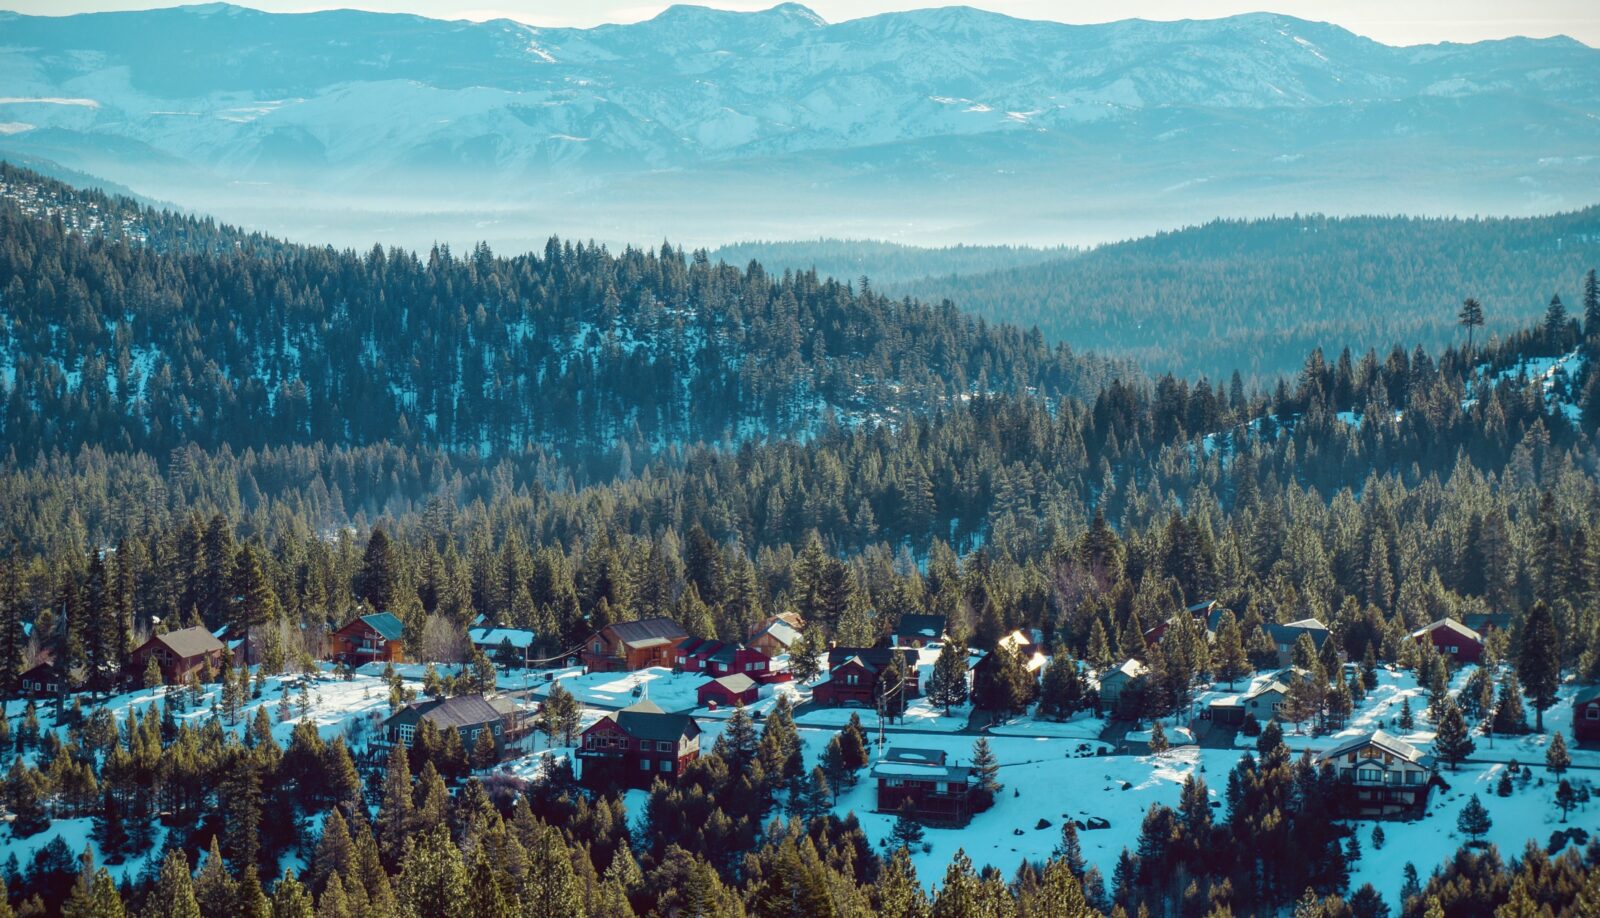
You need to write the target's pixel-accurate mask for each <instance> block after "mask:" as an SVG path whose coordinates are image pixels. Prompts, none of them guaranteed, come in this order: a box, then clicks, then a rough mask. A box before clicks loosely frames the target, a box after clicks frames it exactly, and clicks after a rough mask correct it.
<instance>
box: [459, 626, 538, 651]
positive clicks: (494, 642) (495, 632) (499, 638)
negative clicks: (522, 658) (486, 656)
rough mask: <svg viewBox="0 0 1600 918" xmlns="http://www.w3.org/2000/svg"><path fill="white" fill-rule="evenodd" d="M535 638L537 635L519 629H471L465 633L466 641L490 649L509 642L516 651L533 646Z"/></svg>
mask: <svg viewBox="0 0 1600 918" xmlns="http://www.w3.org/2000/svg"><path fill="white" fill-rule="evenodd" d="M535 637H537V635H535V634H534V633H533V632H532V631H524V630H521V629H519V628H472V629H470V630H468V631H467V639H468V640H470V641H472V643H474V644H477V645H479V646H482V647H488V648H490V649H493V648H496V647H499V646H500V645H501V644H504V643H507V642H509V643H510V644H511V646H512V647H515V648H516V649H517V650H525V649H527V648H529V647H532V646H533V642H534V639H535Z"/></svg>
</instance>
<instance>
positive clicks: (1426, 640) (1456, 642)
mask: <svg viewBox="0 0 1600 918" xmlns="http://www.w3.org/2000/svg"><path fill="white" fill-rule="evenodd" d="M1411 639H1412V640H1413V641H1416V642H1417V643H1418V644H1428V645H1431V646H1432V647H1433V649H1434V650H1435V651H1437V652H1439V653H1441V654H1443V655H1445V656H1446V657H1448V658H1449V659H1450V662H1452V663H1476V662H1478V659H1479V658H1480V657H1482V656H1483V635H1481V634H1479V633H1478V632H1476V631H1473V630H1472V629H1471V628H1468V627H1467V626H1466V625H1463V624H1461V623H1460V622H1458V621H1456V620H1455V619H1453V618H1441V619H1439V620H1438V621H1436V622H1433V623H1431V624H1428V625H1425V626H1423V627H1421V628H1418V629H1417V630H1416V631H1413V632H1411Z"/></svg>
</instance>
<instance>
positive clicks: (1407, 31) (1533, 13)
mask: <svg viewBox="0 0 1600 918" xmlns="http://www.w3.org/2000/svg"><path fill="white" fill-rule="evenodd" d="M775 2H777V0H703V2H702V5H705V6H714V7H719V8H722V9H737V10H757V9H765V8H767V7H769V6H772V5H773V4H774V3H775ZM176 5H178V4H176V3H171V2H164V0H0V9H11V10H15V11H17V12H21V13H31V14H38V15H63V14H68V13H79V12H91V11H103V10H129V9H147V8H150V7H154V6H176ZM240 5H241V6H250V7H255V8H257V9H263V10H271V11H274V12H308V11H311V10H319V9H334V8H340V7H353V8H357V9H367V10H380V11H385V12H405V13H418V14H421V15H424V16H431V17H434V18H440V19H477V20H482V19H496V18H507V19H516V20H518V21H521V22H526V23H529V24H530V25H536V26H548V27H555V26H578V27H587V26H593V25H598V24H600V23H602V22H637V21H639V20H642V19H648V18H650V17H651V16H654V15H655V14H657V13H659V12H660V11H661V10H663V9H665V8H666V7H667V6H668V5H670V4H669V3H667V2H660V0H344V2H339V0H245V2H242V3H240ZM805 5H806V6H809V7H810V8H811V9H812V10H814V11H816V12H817V13H818V14H819V15H821V16H822V17H823V18H824V19H827V20H828V21H830V22H838V21H841V20H845V19H854V18H857V17H860V16H868V15H872V14H875V13H882V12H888V11H891V10H903V9H916V8H919V7H928V6H946V5H949V4H947V3H943V2H940V0H921V2H918V0H909V2H908V0H810V2H807V3H806V4H805ZM967 5H970V6H976V7H980V8H983V9H988V10H993V11H995V12H998V13H1005V14H1007V15H1011V16H1018V17H1022V18H1026V19H1054V20H1058V21H1061V22H1078V23H1084V22H1105V21H1108V20H1113V19H1129V18H1140V19H1208V18H1213V17H1217V16H1228V15H1232V14H1235V13H1245V12H1255V11H1258V10H1262V9H1265V10H1268V11H1271V12H1274V13H1285V14H1288V15H1291V16H1298V17H1300V18H1303V19H1312V20H1320V21H1326V22H1332V23H1335V24H1338V25H1341V26H1343V27H1345V28H1347V29H1349V30H1350V31H1352V32H1356V33H1358V34H1361V35H1366V36H1368V37H1370V38H1374V39H1377V40H1378V41H1381V42H1384V43H1386V44H1392V45H1414V44H1428V43H1432V42H1439V41H1481V40H1483V39H1489V38H1505V37H1508V36H1512V35H1528V36H1533V37H1538V38H1543V37H1546V36H1550V35H1568V36H1571V37H1573V38H1576V39H1578V40H1580V41H1582V42H1584V43H1585V44H1588V45H1591V46H1594V47H1600V2H1596V0H1398V2H1397V0H1255V2H1253V3H1252V2H1242V3H1241V2H1230V0H1117V2H1112V3H1107V2H1105V0H969V3H968V4H967Z"/></svg>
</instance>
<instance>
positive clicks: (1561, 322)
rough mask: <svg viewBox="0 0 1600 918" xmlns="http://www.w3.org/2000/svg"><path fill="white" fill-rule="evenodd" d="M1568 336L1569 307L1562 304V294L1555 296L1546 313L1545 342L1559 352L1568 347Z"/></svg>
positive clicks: (1552, 297) (1551, 298) (1551, 299)
mask: <svg viewBox="0 0 1600 918" xmlns="http://www.w3.org/2000/svg"><path fill="white" fill-rule="evenodd" d="M1566 336H1567V307H1566V305H1565V304H1563V303H1562V302H1561V295H1560V294H1553V295H1552V296H1551V297H1550V305H1549V306H1548V307H1547V308H1546V309H1545V311H1544V340H1545V343H1546V344H1547V345H1548V346H1549V347H1551V348H1554V349H1557V350H1559V349H1560V348H1562V347H1564V346H1565V345H1566Z"/></svg>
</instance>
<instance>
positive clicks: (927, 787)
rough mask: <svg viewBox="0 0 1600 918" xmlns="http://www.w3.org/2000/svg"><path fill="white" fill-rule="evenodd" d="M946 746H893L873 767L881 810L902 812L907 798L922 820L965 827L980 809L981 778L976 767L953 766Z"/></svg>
mask: <svg viewBox="0 0 1600 918" xmlns="http://www.w3.org/2000/svg"><path fill="white" fill-rule="evenodd" d="M945 758H946V757H945V751H944V750H943V749H915V748H909V747H905V746H890V747H889V750H888V751H887V752H886V753H884V755H883V758H881V759H879V760H878V761H877V762H876V763H874V764H873V766H872V777H873V780H875V781H876V782H877V784H878V796H877V812H879V813H894V812H898V811H899V810H900V808H901V807H902V806H904V805H905V803H906V802H907V801H910V803H911V806H912V807H913V808H914V810H915V812H916V818H917V821H919V822H925V823H929V824H931V825H939V826H952V827H959V826H964V825H966V824H967V823H968V822H970V821H971V820H972V814H973V813H974V812H975V811H976V808H977V807H976V802H977V796H978V793H977V792H978V781H977V775H976V773H975V772H974V770H973V769H972V768H970V767H967V766H964V765H949V764H946V761H945Z"/></svg>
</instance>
